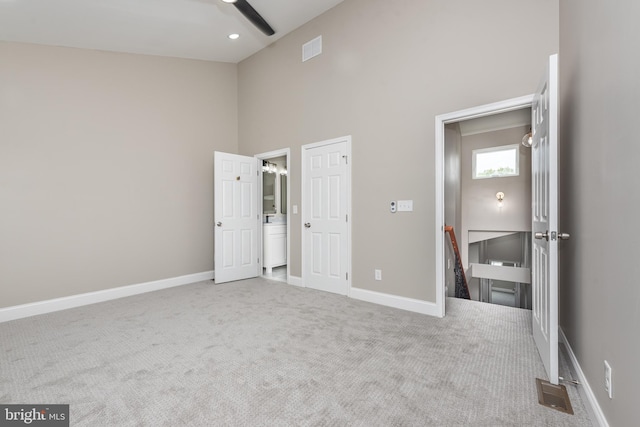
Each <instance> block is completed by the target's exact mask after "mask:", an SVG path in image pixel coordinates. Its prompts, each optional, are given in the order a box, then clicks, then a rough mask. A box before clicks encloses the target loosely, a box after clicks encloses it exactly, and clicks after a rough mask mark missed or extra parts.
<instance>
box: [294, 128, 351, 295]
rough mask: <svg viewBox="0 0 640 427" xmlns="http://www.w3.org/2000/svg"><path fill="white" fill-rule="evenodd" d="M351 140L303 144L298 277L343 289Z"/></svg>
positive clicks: (341, 291) (342, 291)
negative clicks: (300, 259)
mask: <svg viewBox="0 0 640 427" xmlns="http://www.w3.org/2000/svg"><path fill="white" fill-rule="evenodd" d="M350 142H351V138H350V137H345V138H339V139H335V140H330V141H324V142H321V143H318V144H310V145H305V146H304V147H303V148H302V214H303V229H302V280H303V282H304V285H305V286H307V287H309V288H314V289H318V290H321V291H327V292H333V293H337V294H341V295H347V294H348V291H349V274H348V272H349V256H350V255H349V254H350V242H349V234H350V233H349V200H350V197H349V191H350V188H351V187H350V172H349V154H350Z"/></svg>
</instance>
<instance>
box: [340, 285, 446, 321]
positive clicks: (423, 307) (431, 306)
mask: <svg viewBox="0 0 640 427" xmlns="http://www.w3.org/2000/svg"><path fill="white" fill-rule="evenodd" d="M349 297H350V298H353V299H357V300H360V301H366V302H371V303H374V304H379V305H384V306H387V307H393V308H399V309H401V310H407V311H413V312H414V313H420V314H427V315H429V316H437V317H441V316H438V313H439V307H438V305H437V304H435V303H433V302H430V301H422V300H417V299H413V298H406V297H401V296H397V295H391V294H385V293H382V292H376V291H369V290H367V289H360V288H351V293H350V294H349Z"/></svg>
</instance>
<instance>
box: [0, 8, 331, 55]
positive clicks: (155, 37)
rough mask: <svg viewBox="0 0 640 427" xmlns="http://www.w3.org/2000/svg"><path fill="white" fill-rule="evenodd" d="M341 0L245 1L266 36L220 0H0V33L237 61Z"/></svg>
mask: <svg viewBox="0 0 640 427" xmlns="http://www.w3.org/2000/svg"><path fill="white" fill-rule="evenodd" d="M342 1H343V0H249V3H250V4H251V5H252V6H253V7H254V8H255V9H256V10H257V11H258V13H260V15H262V16H263V17H264V19H265V20H266V21H267V22H268V23H269V24H270V25H271V26H272V27H273V29H274V30H275V31H276V33H275V34H274V35H273V36H266V35H264V34H263V33H262V32H260V31H259V30H258V29H257V28H255V27H254V26H253V24H251V23H250V22H249V21H248V20H247V19H246V18H245V17H244V16H243V15H242V14H241V13H240V12H239V11H238V10H237V9H236V8H235V7H234V6H233V5H231V4H227V3H224V2H223V1H221V0H0V40H1V41H15V42H25V43H36V44H45V45H54V46H67V47H77V48H84V49H98V50H106V51H115V52H129V53H139V54H148V55H161V56H172V57H179V58H191V59H202V60H209V61H222V62H232V63H236V62H239V61H241V60H243V59H245V58H247V57H248V56H251V55H252V54H254V53H255V52H257V51H259V50H261V49H263V48H265V47H266V46H268V45H269V44H271V43H273V42H274V41H276V40H277V39H279V38H281V37H282V36H284V35H285V34H287V33H289V32H291V31H293V30H295V29H296V28H298V27H300V26H301V25H303V24H305V23H306V22H308V21H310V20H312V19H313V18H315V17H316V16H318V15H320V14H322V13H324V12H325V11H327V10H329V9H331V8H332V7H334V6H336V5H337V4H339V3H341V2H342ZM232 33H237V34H239V35H240V37H239V38H238V39H237V40H231V39H229V38H228V35H229V34H232Z"/></svg>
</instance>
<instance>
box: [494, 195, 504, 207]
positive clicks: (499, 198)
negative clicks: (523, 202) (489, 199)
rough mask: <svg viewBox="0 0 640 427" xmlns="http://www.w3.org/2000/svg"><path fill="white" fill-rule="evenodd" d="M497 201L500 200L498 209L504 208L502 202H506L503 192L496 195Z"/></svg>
mask: <svg viewBox="0 0 640 427" xmlns="http://www.w3.org/2000/svg"><path fill="white" fill-rule="evenodd" d="M496 199H498V207H499V208H501V207H502V201H503V200H504V193H503V192H502V191H498V192H497V193H496Z"/></svg>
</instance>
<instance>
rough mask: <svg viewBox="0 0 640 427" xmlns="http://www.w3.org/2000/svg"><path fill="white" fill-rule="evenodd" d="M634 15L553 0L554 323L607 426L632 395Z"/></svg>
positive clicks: (638, 305) (630, 412)
mask: <svg viewBox="0 0 640 427" xmlns="http://www.w3.org/2000/svg"><path fill="white" fill-rule="evenodd" d="M639 16H640V2H638V1H637V0H619V1H615V2H603V1H600V0H564V1H561V2H560V31H561V33H560V40H561V42H560V59H559V61H560V94H561V99H560V166H561V167H560V170H561V175H560V225H561V231H565V232H569V233H571V240H569V241H567V242H562V243H560V299H561V304H560V323H561V326H562V329H563V331H564V332H565V334H566V335H567V338H568V340H569V342H570V344H571V347H572V348H573V350H574V351H575V353H576V355H577V357H578V360H579V361H580V365H581V367H582V369H583V371H584V372H585V375H586V376H587V379H588V381H589V384H590V385H591V388H592V389H593V391H594V393H595V395H596V398H597V399H598V402H599V403H600V406H601V407H602V409H603V411H604V414H605V416H606V418H607V420H608V421H609V423H610V424H611V425H612V426H629V425H636V424H637V418H638V416H637V409H638V403H639V401H640V400H639V398H638V384H640V367H639V365H638V361H640V339H639V338H638V337H639V334H638V327H639V325H640V286H638V277H640V263H639V262H638V259H637V258H638V250H637V246H638V245H637V242H638V240H639V239H640V231H639V229H638V212H639V211H640V192H639V191H638V188H637V185H636V183H637V182H638V179H637V178H636V177H635V176H634V175H633V173H635V172H636V171H637V170H638V169H637V168H638V159H640V144H639V143H638V97H639V95H640V79H639V77H638V76H640V55H638V40H640V27H639V26H638V22H637V21H638V17H639ZM605 359H606V360H608V361H609V363H610V364H611V367H612V369H613V394H614V395H613V400H610V399H609V397H608V396H607V395H606V394H605V391H604V386H603V383H604V368H603V361H604V360H605Z"/></svg>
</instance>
